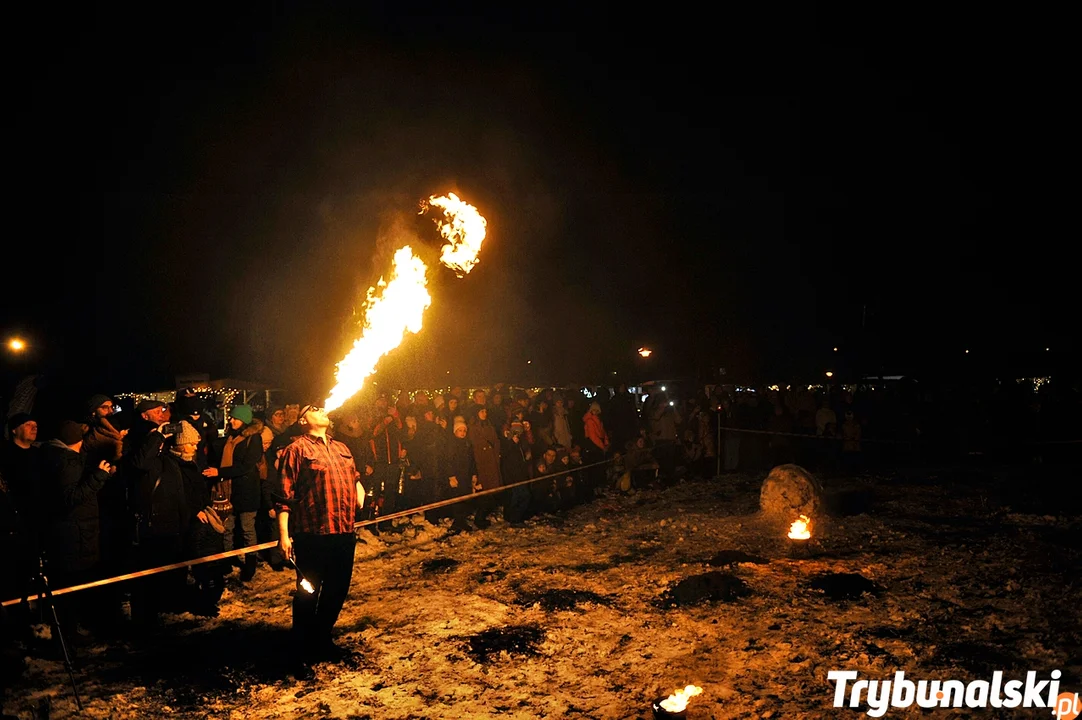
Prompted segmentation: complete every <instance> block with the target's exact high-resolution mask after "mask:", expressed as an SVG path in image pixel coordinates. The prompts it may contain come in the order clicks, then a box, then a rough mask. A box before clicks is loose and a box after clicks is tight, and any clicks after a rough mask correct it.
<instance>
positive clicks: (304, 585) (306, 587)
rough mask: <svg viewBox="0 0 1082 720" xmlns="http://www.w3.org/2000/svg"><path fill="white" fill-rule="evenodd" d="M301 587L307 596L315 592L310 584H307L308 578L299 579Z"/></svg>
mask: <svg viewBox="0 0 1082 720" xmlns="http://www.w3.org/2000/svg"><path fill="white" fill-rule="evenodd" d="M301 587H302V588H304V591H305V592H307V593H308V594H309V595H311V594H312V593H314V592H315V591H316V589H315V588H314V587H313V586H312V583H310V582H308V578H302V579H301Z"/></svg>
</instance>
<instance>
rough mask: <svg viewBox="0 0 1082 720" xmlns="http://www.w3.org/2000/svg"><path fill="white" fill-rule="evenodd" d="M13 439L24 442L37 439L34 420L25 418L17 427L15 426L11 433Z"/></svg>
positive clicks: (36, 427)
mask: <svg viewBox="0 0 1082 720" xmlns="http://www.w3.org/2000/svg"><path fill="white" fill-rule="evenodd" d="M13 435H14V439H15V440H18V441H20V442H24V443H32V442H37V439H38V424H37V422H36V421H34V420H27V421H26V422H24V423H23V424H22V425H20V426H19V427H17V428H15V432H14V433H13Z"/></svg>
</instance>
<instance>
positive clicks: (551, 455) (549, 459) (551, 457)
mask: <svg viewBox="0 0 1082 720" xmlns="http://www.w3.org/2000/svg"><path fill="white" fill-rule="evenodd" d="M554 462H556V451H555V450H553V449H552V448H549V449H548V450H546V451H545V463H546V464H548V465H551V464H552V463H554Z"/></svg>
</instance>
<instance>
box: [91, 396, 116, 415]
mask: <svg viewBox="0 0 1082 720" xmlns="http://www.w3.org/2000/svg"><path fill="white" fill-rule="evenodd" d="M113 410H114V408H113V401H112V400H106V401H105V402H103V403H102V404H101V405H98V406H97V407H96V408H94V416H95V417H99V418H103V417H108V416H110V415H112V414H113Z"/></svg>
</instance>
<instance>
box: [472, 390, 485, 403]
mask: <svg viewBox="0 0 1082 720" xmlns="http://www.w3.org/2000/svg"><path fill="white" fill-rule="evenodd" d="M473 401H474V402H475V403H477V404H478V405H484V404H485V391H484V390H478V391H477V392H475V393H474V394H473Z"/></svg>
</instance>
